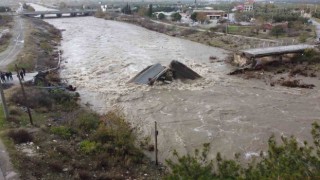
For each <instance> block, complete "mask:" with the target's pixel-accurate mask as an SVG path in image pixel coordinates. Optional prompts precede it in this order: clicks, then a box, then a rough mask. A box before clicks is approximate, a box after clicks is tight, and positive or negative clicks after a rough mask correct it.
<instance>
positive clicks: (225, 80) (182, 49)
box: [45, 17, 320, 161]
mask: <svg viewBox="0 0 320 180" xmlns="http://www.w3.org/2000/svg"><path fill="white" fill-rule="evenodd" d="M45 21H46V22H49V23H50V24H53V25H54V26H55V27H56V28H58V29H64V30H65V31H63V33H62V35H63V40H62V44H61V49H62V50H63V52H64V53H63V63H62V65H63V66H62V70H61V76H62V78H65V79H67V80H68V82H69V83H71V84H72V85H74V86H76V87H77V90H78V91H79V93H80V95H81V101H82V103H83V104H90V107H91V108H92V109H93V110H95V111H97V112H99V113H105V112H107V111H108V110H111V109H113V108H115V107H120V108H122V109H123V111H124V113H125V114H126V116H127V119H128V121H130V122H131V123H132V124H133V125H134V126H137V127H139V128H140V130H141V134H142V135H141V136H150V137H152V139H153V134H154V122H155V121H157V122H158V130H159V136H158V141H159V147H158V148H159V157H160V159H161V160H162V161H163V160H164V159H165V158H170V157H172V152H173V150H174V149H176V150H178V151H179V152H181V153H187V152H192V151H193V150H194V149H195V148H200V147H201V146H202V144H203V143H207V142H208V143H211V152H210V156H211V157H212V158H213V157H214V156H215V154H216V152H221V153H222V154H223V155H224V156H226V157H231V156H232V155H233V154H234V153H236V152H240V153H241V154H242V155H243V156H242V157H243V158H247V159H248V158H250V157H252V156H255V155H258V153H259V152H260V150H266V147H267V140H268V138H269V137H270V136H271V135H272V134H275V135H276V136H280V135H285V136H289V135H294V136H296V137H297V138H298V140H299V142H301V143H302V142H303V140H309V141H310V140H311V135H310V129H311V123H312V122H314V121H318V122H319V121H320V91H319V88H320V83H319V79H313V80H311V79H310V81H312V83H314V84H315V85H316V86H317V87H316V88H315V89H311V90H310V89H294V88H291V89H290V88H285V87H280V86H275V87H271V86H270V85H268V84H266V83H263V82H260V81H255V80H244V79H241V78H238V77H233V76H228V75H226V74H227V73H228V72H229V71H231V69H232V67H230V66H229V65H227V64H225V63H224V62H215V63H210V62H209V56H216V57H217V58H218V59H220V60H224V59H225V58H226V56H227V55H228V53H229V52H227V51H225V50H222V49H219V48H214V47H209V46H205V45H202V44H198V43H195V42H191V41H187V40H183V39H179V38H175V37H170V36H166V35H163V34H160V33H156V32H153V31H149V30H146V29H144V28H141V27H138V26H135V25H132V24H127V23H122V22H116V21H106V20H103V19H97V18H94V17H77V18H61V19H45ZM171 60H178V61H181V62H183V63H185V64H186V65H188V66H189V67H191V68H192V69H193V70H195V71H196V72H198V73H199V74H200V75H202V76H203V78H202V79H199V80H196V81H186V82H181V81H175V82H173V83H172V84H169V85H162V84H157V85H155V86H153V87H149V86H145V85H136V84H128V83H127V81H128V80H129V79H130V78H132V77H133V76H134V75H136V74H137V73H138V72H139V71H141V70H142V69H144V68H145V67H147V66H149V65H151V64H154V63H158V62H159V63H162V64H163V65H168V64H169V63H170V61H171ZM151 143H152V141H151Z"/></svg>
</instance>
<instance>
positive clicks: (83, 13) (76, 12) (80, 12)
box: [20, 9, 97, 18]
mask: <svg viewBox="0 0 320 180" xmlns="http://www.w3.org/2000/svg"><path fill="white" fill-rule="evenodd" d="M96 11H97V10H94V9H92V10H60V11H33V12H21V13H20V14H21V15H24V16H39V15H40V17H41V18H45V16H46V15H56V17H58V18H59V17H62V15H65V14H68V15H70V17H76V16H91V15H94V14H95V12H96ZM50 17H52V16H50Z"/></svg>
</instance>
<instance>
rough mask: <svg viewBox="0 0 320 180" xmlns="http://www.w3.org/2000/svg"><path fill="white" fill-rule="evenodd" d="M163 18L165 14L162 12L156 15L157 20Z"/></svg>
mask: <svg viewBox="0 0 320 180" xmlns="http://www.w3.org/2000/svg"><path fill="white" fill-rule="evenodd" d="M164 18H166V16H165V15H164V14H163V13H160V14H159V15H158V19H159V20H162V19H164Z"/></svg>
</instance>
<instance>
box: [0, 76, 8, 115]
mask: <svg viewBox="0 0 320 180" xmlns="http://www.w3.org/2000/svg"><path fill="white" fill-rule="evenodd" d="M0 94H1V102H2V106H3V112H4V118H5V119H6V120H8V117H9V113H8V107H7V103H6V99H5V97H4V93H3V86H2V82H1V81H0Z"/></svg>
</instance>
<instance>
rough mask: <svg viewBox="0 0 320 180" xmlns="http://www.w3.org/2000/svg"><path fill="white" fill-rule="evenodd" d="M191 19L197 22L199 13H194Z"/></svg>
mask: <svg viewBox="0 0 320 180" xmlns="http://www.w3.org/2000/svg"><path fill="white" fill-rule="evenodd" d="M190 19H192V20H193V21H194V22H197V12H194V13H192V14H191V16H190Z"/></svg>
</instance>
